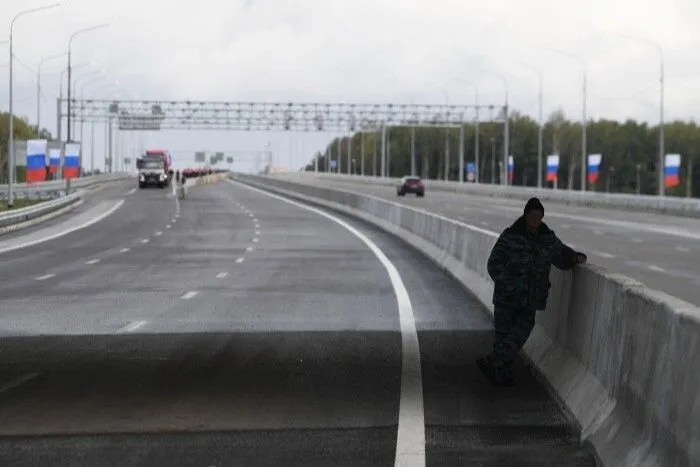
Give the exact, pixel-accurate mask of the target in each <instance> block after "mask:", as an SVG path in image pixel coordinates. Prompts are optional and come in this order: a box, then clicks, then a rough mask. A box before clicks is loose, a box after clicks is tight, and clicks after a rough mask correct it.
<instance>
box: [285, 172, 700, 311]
mask: <svg viewBox="0 0 700 467" xmlns="http://www.w3.org/2000/svg"><path fill="white" fill-rule="evenodd" d="M279 176H280V177H284V178H288V179H289V180H297V181H303V183H313V184H317V185H320V186H326V187H336V188H338V189H345V190H350V191H356V192H360V193H364V194H367V195H372V196H378V197H381V198H384V199H388V200H391V201H394V202H397V203H403V204H406V205H408V206H412V207H416V208H420V209H425V210H427V211H430V212H432V213H437V214H441V215H443V216H445V217H448V218H451V219H455V220H458V221H461V222H464V223H466V224H470V225H474V226H477V227H480V228H482V229H487V230H491V231H493V232H498V233H500V232H501V231H502V230H503V229H504V228H506V227H507V226H509V225H510V224H512V223H513V221H515V219H516V218H517V217H518V216H519V215H521V214H522V210H523V207H524V206H525V202H524V201H518V200H510V199H498V198H486V197H478V196H474V195H465V194H457V193H453V192H445V191H431V190H430V185H429V182H428V185H427V188H426V195H425V198H416V197H415V196H414V195H406V196H405V197H398V196H397V195H396V188H395V187H390V186H377V185H372V184H368V183H362V184H360V183H353V182H349V181H331V180H328V179H325V180H322V179H314V178H313V177H312V176H305V177H304V178H303V180H302V179H301V178H300V177H299V176H298V175H279ZM544 222H545V223H547V225H549V227H551V228H552V229H553V230H554V231H555V232H556V233H557V235H559V237H560V238H561V239H562V240H563V241H564V242H566V243H568V244H569V245H571V246H572V247H575V248H576V249H578V250H580V251H582V252H584V253H586V254H587V255H588V258H589V261H591V262H593V263H595V264H598V265H600V266H603V267H604V268H606V269H608V270H610V271H612V272H617V273H621V274H624V275H626V276H629V277H632V278H634V279H636V280H638V281H640V282H642V283H644V284H646V285H647V286H649V287H652V288H654V289H657V290H661V291H663V292H666V293H668V294H670V295H672V296H675V297H678V298H680V299H682V300H685V301H687V302H690V303H692V304H694V305H700V266H698V265H700V219H692V218H687V217H676V216H665V215H660V214H649V213H640V212H626V211H619V210H605V209H592V208H585V207H578V206H568V205H562V204H548V203H545V219H544Z"/></svg>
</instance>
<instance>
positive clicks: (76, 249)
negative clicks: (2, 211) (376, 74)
mask: <svg viewBox="0 0 700 467" xmlns="http://www.w3.org/2000/svg"><path fill="white" fill-rule="evenodd" d="M433 195H434V194H432V193H430V194H429V195H428V196H429V197H428V198H426V199H425V200H422V201H424V202H427V201H432V200H433V199H434V198H433ZM408 202H412V200H409V201H408ZM80 209H81V211H80V212H77V213H76V214H75V217H73V218H71V219H67V218H65V217H62V218H61V219H60V220H57V221H54V222H52V224H51V225H48V226H45V227H43V228H39V229H35V230H34V231H32V232H30V233H28V234H27V235H26V236H20V235H15V236H11V237H10V236H8V237H2V238H0V240H1V241H2V242H4V243H3V244H2V245H4V246H1V245H0V252H1V251H3V248H4V250H5V251H4V252H3V253H2V254H1V255H0V259H2V261H1V262H0V294H2V297H3V301H2V304H1V305H0V309H1V310H2V312H1V313H0V332H2V334H3V339H2V352H3V358H2V360H0V419H2V420H3V423H2V424H1V426H0V464H1V465H13V466H30V465H31V466H41V465H52V466H71V467H78V466H94V465H101V466H120V467H126V466H137V465H138V466H149V467H150V466H169V467H170V466H172V467H175V466H216V467H221V466H229V465H245V466H279V465H285V466H294V465H299V466H301V465H303V466H316V465H318V466H321V465H322V466H327V465H333V466H344V465H347V466H363V465H373V466H378V465H386V466H391V465H395V460H396V453H397V451H398V452H399V453H401V454H402V455H403V454H407V455H409V454H412V456H413V457H411V456H409V460H415V459H418V460H419V462H417V463H410V462H408V463H399V462H397V463H396V465H428V466H441V465H451V464H455V463H457V462H458V461H459V462H461V463H465V462H467V463H468V465H481V466H502V465H509V464H510V465H513V464H512V463H514V462H517V465H519V466H533V467H534V466H592V465H595V464H594V462H593V459H592V456H591V454H590V453H589V452H588V451H587V450H586V449H583V448H580V447H579V446H578V443H577V435H576V434H575V432H574V430H573V428H572V425H571V423H570V422H569V421H568V420H567V418H566V417H565V416H564V414H563V413H562V412H561V411H560V410H559V409H558V407H557V404H556V403H555V402H554V401H553V400H552V399H551V398H550V397H549V396H548V395H547V392H546V391H545V389H544V388H543V387H542V386H541V385H540V384H539V383H538V382H537V380H536V379H535V378H534V377H533V376H532V374H531V373H530V372H529V370H528V368H527V367H526V366H525V365H524V364H522V363H521V364H520V366H519V367H518V371H517V373H516V377H517V385H516V387H514V388H493V387H492V386H490V385H489V383H488V382H487V381H486V380H485V378H484V377H483V375H481V373H480V372H479V371H478V369H477V368H476V366H475V365H474V363H473V362H474V360H476V358H477V357H478V356H481V355H482V354H484V353H486V352H487V351H488V350H489V345H490V342H491V337H492V333H493V331H492V328H491V324H490V320H489V319H488V318H487V315H486V313H485V312H484V311H483V310H482V309H481V308H480V306H479V305H478V304H477V302H476V300H475V299H473V298H472V297H471V296H470V295H469V294H468V293H467V292H466V291H465V290H463V289H462V288H461V287H460V286H459V285H458V284H457V283H456V282H455V281H454V280H453V279H451V278H450V277H448V276H447V275H446V274H445V273H443V272H442V271H441V270H439V269H438V268H437V267H436V266H435V265H433V263H431V262H430V261H429V260H427V259H426V258H424V257H423V256H421V255H420V254H418V253H417V252H415V251H414V250H412V249H410V248H409V247H408V246H407V245H405V244H403V243H401V242H400V241H398V240H396V239H395V238H393V237H391V236H389V235H388V234H386V233H383V232H381V231H378V230H377V229H375V228H373V227H371V226H369V225H366V224H364V223H360V222H359V221H356V220H352V219H349V218H345V217H339V216H338V215H337V214H333V215H330V214H327V213H324V212H319V211H318V210H313V209H312V210H309V209H308V208H304V207H303V206H301V205H299V204H297V203H292V204H290V203H289V202H285V201H283V200H281V199H278V197H274V196H270V195H268V194H265V193H263V192H260V191H259V190H255V189H251V188H249V187H246V186H243V185H240V184H238V183H235V182H221V183H219V184H216V185H209V186H201V187H197V188H195V189H193V190H192V191H191V192H190V194H189V195H188V198H186V199H185V200H182V201H178V200H177V199H176V198H175V197H173V196H172V193H171V192H170V191H169V190H158V189H153V190H139V191H134V190H132V189H131V188H130V186H129V185H123V186H118V187H115V188H110V189H105V190H103V191H102V192H101V193H100V194H99V196H98V195H97V194H96V195H95V198H94V200H92V201H90V203H86V204H85V205H84V206H81V208H80ZM105 213H110V214H109V215H105ZM99 216H106V217H104V218H102V219H101V220H99V221H97V222H94V223H92V224H90V225H87V226H86V227H85V228H82V229H79V230H75V231H73V232H70V233H66V234H65V235H61V233H62V232H65V229H67V228H69V227H70V225H76V224H75V222H77V221H76V219H78V218H80V219H79V220H80V222H82V223H85V224H88V223H90V219H95V218H98V217H99ZM69 222H73V224H70V223H69ZM42 235H43V236H55V237H56V238H53V239H52V240H48V241H45V242H38V243H35V244H34V245H31V246H27V247H25V248H20V249H14V250H10V248H14V247H16V246H17V245H18V244H19V243H18V242H22V241H24V242H27V241H28V240H27V238H29V237H30V236H33V237H31V238H33V239H34V240H32V241H38V240H40V239H41V236H42ZM13 242H14V243H13ZM13 245H14V246H13ZM414 336H417V339H416V340H415V341H414V340H413V337H414ZM413 365H416V366H415V367H414V366H413ZM421 394H422V397H421ZM400 458H401V459H403V457H400ZM421 459H425V461H424V463H422V462H420V460H421Z"/></svg>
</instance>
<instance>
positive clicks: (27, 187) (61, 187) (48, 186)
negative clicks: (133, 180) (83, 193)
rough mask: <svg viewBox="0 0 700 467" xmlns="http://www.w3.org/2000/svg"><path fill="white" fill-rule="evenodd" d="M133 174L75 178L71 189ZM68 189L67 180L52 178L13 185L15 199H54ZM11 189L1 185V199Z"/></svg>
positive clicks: (117, 179) (4, 197)
mask: <svg viewBox="0 0 700 467" xmlns="http://www.w3.org/2000/svg"><path fill="white" fill-rule="evenodd" d="M131 176H132V175H131V174H128V173H121V172H120V173H110V174H101V175H92V176H89V177H79V178H74V179H72V180H71V182H70V187H71V191H73V190H78V189H87V188H92V187H94V186H97V185H101V184H104V183H109V182H113V181H119V180H124V179H127V178H130V177H131ZM65 190H66V181H65V180H52V181H46V182H41V183H29V184H27V183H17V184H14V185H13V186H12V196H13V199H52V198H56V197H59V196H63V195H64V194H65ZM8 193H9V189H8V186H7V185H0V201H4V200H7V198H8Z"/></svg>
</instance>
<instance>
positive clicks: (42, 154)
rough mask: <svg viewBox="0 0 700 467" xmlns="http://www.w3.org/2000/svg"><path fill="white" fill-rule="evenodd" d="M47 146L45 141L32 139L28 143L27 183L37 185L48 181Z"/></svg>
mask: <svg viewBox="0 0 700 467" xmlns="http://www.w3.org/2000/svg"><path fill="white" fill-rule="evenodd" d="M46 145H47V141H46V140H45V139H30V140H29V141H27V164H26V167H27V169H26V170H27V171H26V181H27V183H37V182H43V181H44V180H46Z"/></svg>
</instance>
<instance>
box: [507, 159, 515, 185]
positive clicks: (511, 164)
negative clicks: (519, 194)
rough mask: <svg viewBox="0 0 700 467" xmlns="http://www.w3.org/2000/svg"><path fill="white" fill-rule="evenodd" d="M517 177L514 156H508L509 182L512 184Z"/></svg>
mask: <svg viewBox="0 0 700 467" xmlns="http://www.w3.org/2000/svg"><path fill="white" fill-rule="evenodd" d="M514 176H515V160H514V159H513V156H508V181H509V182H510V183H511V184H512V183H513V177H514Z"/></svg>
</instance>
